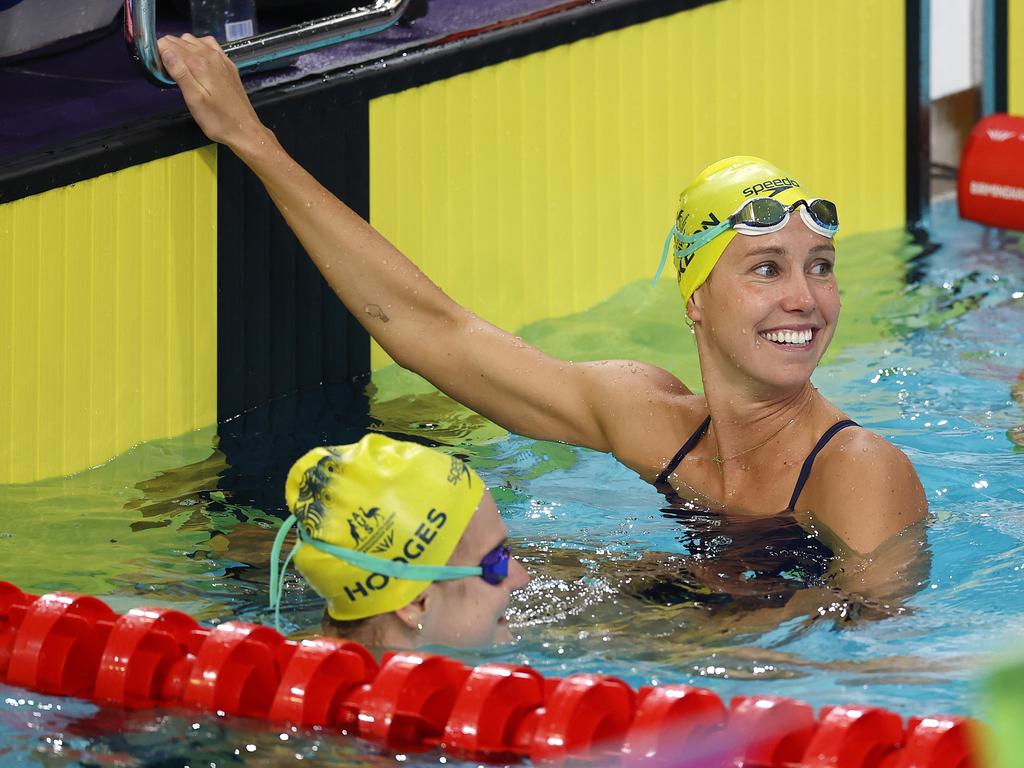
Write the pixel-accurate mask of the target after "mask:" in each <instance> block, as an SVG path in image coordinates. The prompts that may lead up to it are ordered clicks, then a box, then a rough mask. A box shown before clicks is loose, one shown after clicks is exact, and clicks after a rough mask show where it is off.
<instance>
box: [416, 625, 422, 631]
mask: <svg viewBox="0 0 1024 768" xmlns="http://www.w3.org/2000/svg"><path fill="white" fill-rule="evenodd" d="M416 631H417V632H422V631H423V625H422V624H417V625H416Z"/></svg>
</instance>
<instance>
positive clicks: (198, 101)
mask: <svg viewBox="0 0 1024 768" xmlns="http://www.w3.org/2000/svg"><path fill="white" fill-rule="evenodd" d="M157 45H158V47H159V50H160V55H161V57H162V58H163V60H164V67H165V68H166V69H167V73H168V74H169V75H170V76H171V77H172V78H174V80H175V82H177V83H178V86H179V87H180V88H181V94H182V96H183V97H184V98H185V104H186V105H187V106H188V109H189V111H190V112H191V113H192V116H193V117H194V118H195V120H196V122H197V123H198V124H199V127H200V128H202V129H203V132H204V133H205V134H206V135H207V136H208V137H209V138H210V139H212V140H213V141H218V142H221V143H223V144H227V145H228V146H231V147H232V148H234V147H235V146H236V145H237V144H238V143H240V142H242V141H244V140H246V138H247V137H250V136H252V135H254V133H257V132H258V130H257V129H258V128H260V127H262V126H261V123H260V122H259V118H257V117H256V113H255V112H254V111H253V109H252V105H251V104H250V103H249V97H248V95H247V94H246V92H245V88H244V87H243V86H242V80H241V77H240V76H239V74H238V69H237V68H236V67H235V65H234V64H233V63H232V62H231V60H230V59H228V57H227V56H226V55H225V54H224V52H223V51H222V50H221V49H220V46H219V45H218V44H217V42H216V40H214V39H213V38H202V39H199V38H196V37H193V36H192V35H182V36H181V37H180V38H174V37H164V38H161V39H160V40H159V41H158V43H157Z"/></svg>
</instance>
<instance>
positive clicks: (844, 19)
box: [370, 0, 906, 369]
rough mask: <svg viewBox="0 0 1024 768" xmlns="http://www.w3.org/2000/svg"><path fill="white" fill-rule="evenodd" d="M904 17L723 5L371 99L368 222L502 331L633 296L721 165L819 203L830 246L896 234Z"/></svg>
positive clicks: (729, 1) (377, 359) (840, 6)
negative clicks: (764, 172)
mask: <svg viewBox="0 0 1024 768" xmlns="http://www.w3.org/2000/svg"><path fill="white" fill-rule="evenodd" d="M903 7H904V4H903V3H894V2H891V0H866V1H865V2H858V3H853V4H848V3H812V4H807V3H804V2H801V1H800V0H776V1H775V2H772V3H765V2H763V1H762V0H724V1H723V2H717V3H711V4H708V5H704V6H701V7H698V8H696V9H694V10H688V11H683V12H680V13H678V14H675V15H672V16H668V17H664V18H660V19H657V20H654V21H650V22H646V23H643V24H638V25H635V26H632V27H628V28H625V29H621V30H618V31H613V32H608V33H606V34H602V35H599V36H596V37H592V38H587V39H584V40H581V41H579V42H575V43H572V44H569V45H564V46H560V47H557V48H554V49H551V50H547V51H543V52H540V53H536V54H532V55H529V56H526V57H523V58H519V59H514V60H511V61H507V62H503V63H500V64H497V65H494V66H489V67H485V68H482V69H479V70H475V71H471V72H467V73H465V74H460V75H457V76H454V77H451V78H448V79H445V80H441V81H437V82H433V83H430V84H427V85H424V86H421V87H417V88H412V89H409V90H406V91H402V92H400V93H396V94H392V95H388V96H383V97H380V98H378V99H375V100H373V101H372V102H371V103H370V211H371V220H372V223H373V224H374V226H375V227H377V228H378V229H379V230H381V231H382V232H383V233H384V234H385V236H387V237H388V238H390V239H391V240H392V241H393V242H394V243H396V245H397V246H398V247H399V248H400V249H401V250H402V251H403V252H404V253H406V254H407V255H408V256H409V257H410V258H412V259H413V261H415V262H416V263H417V264H418V265H419V266H420V267H421V268H422V269H423V270H424V271H425V272H426V273H427V275H429V276H430V277H431V278H433V279H434V280H435V281H436V282H437V283H438V284H439V285H440V286H441V287H442V288H443V289H444V290H445V291H446V292H448V294H449V295H451V296H452V297H453V298H454V299H455V300H456V301H458V302H460V303H462V304H465V305H466V306H468V307H470V308H471V309H473V310H474V311H476V312H478V313H479V314H481V315H482V316H483V317H485V318H486V319H488V320H490V321H491V322H494V323H496V324H497V325H499V326H501V327H503V328H506V329H508V330H516V329H519V328H522V327H523V326H525V325H527V324H529V323H532V322H535V321H537V320H542V319H545V318H550V317H558V316H563V315H568V314H571V313H574V312H579V311H581V310H583V309H586V308H588V307H590V306H593V305H594V304H596V303H597V302H599V301H602V300H604V299H606V298H608V297H609V296H611V295H612V294H613V293H614V292H615V291H617V290H619V289H620V288H622V287H623V286H624V285H626V284H628V283H630V282H632V281H635V280H639V279H644V278H647V279H649V278H650V277H651V276H652V275H653V274H654V270H655V268H656V266H657V262H658V258H659V256H660V254H661V247H662V242H663V238H664V235H665V232H666V231H667V230H668V227H669V226H670V225H671V223H672V220H673V216H674V213H675V207H676V202H677V199H678V195H679V192H680V190H681V189H682V188H683V186H685V184H686V183H687V182H688V181H689V180H690V179H691V178H692V177H693V176H694V175H696V174H697V172H699V171H700V170H701V168H703V167H704V166H706V165H708V164H709V163H711V162H713V161H715V160H717V159H719V158H721V157H726V156H728V155H734V154H754V155H761V156H765V157H767V158H770V159H772V160H773V161H774V162H776V163H777V164H779V165H780V166H781V167H783V168H785V169H786V170H787V171H788V172H789V173H790V174H791V175H793V176H795V177H796V178H797V179H799V180H800V181H801V183H802V184H803V185H804V186H806V187H807V188H808V189H809V190H811V191H813V192H814V193H815V194H816V195H819V196H828V197H830V198H832V199H833V200H835V201H836V203H837V204H838V206H839V210H840V213H841V220H842V232H843V234H852V233H856V232H864V231H870V230H882V229H887V228H892V227H901V226H903V224H904V221H905V197H904V195H905V187H906V183H905V174H906V171H905V117H904V115H905V107H904V92H905V89H904V82H903V72H904V66H905V65H904V15H903ZM668 272H671V270H668ZM663 279H666V280H667V279H671V278H670V277H665V278H663ZM388 362H389V358H388V357H387V356H386V355H385V354H384V353H383V351H382V350H381V349H380V348H379V347H377V346H376V345H374V349H373V352H372V365H373V367H374V368H375V369H376V368H379V367H381V366H382V365H385V364H386V363H388Z"/></svg>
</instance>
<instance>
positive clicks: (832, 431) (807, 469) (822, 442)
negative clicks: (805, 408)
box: [786, 419, 860, 512]
mask: <svg viewBox="0 0 1024 768" xmlns="http://www.w3.org/2000/svg"><path fill="white" fill-rule="evenodd" d="M858 426H860V425H859V424H858V423H857V422H855V421H851V420H850V419H843V420H842V421H837V422H836V423H835V424H833V425H832V426H831V427H829V428H828V429H827V430H825V434H823V435H822V436H821V438H820V439H819V440H818V444H817V445H816V446H814V450H813V451H811V452H810V453H809V454H807V458H806V459H804V465H803V466H802V467H801V468H800V477H798V478H797V479H796V487H795V488H794V489H793V496H792V498H790V500H789V506H788V507H786V511H787V512H792V511H793V510H794V509H795V508H796V502H797V499H799V498H800V493H801V492H802V491H803V489H804V483H806V482H807V478H808V477H810V475H811V467H813V466H814V460H815V459H816V458H817V456H818V454H819V453H821V449H822V448H824V447H825V446H826V445H828V441H829V440H831V439H832V438H833V437H835V436H836V433H838V432H839V431H840V430H843V429H846V428H847V427H858Z"/></svg>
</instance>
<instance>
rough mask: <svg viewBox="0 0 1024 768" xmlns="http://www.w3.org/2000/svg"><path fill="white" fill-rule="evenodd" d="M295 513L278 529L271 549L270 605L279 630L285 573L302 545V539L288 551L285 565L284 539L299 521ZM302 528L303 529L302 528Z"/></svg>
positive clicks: (275, 627)
mask: <svg viewBox="0 0 1024 768" xmlns="http://www.w3.org/2000/svg"><path fill="white" fill-rule="evenodd" d="M297 522H298V520H297V519H296V517H295V515H289V516H288V519H287V520H285V522H284V525H282V526H281V527H280V528H279V529H278V531H277V536H275V537H274V546H273V547H271V549H270V589H269V592H270V607H271V608H273V609H274V629H276V630H277V631H278V632H280V631H281V597H282V595H283V594H284V574H285V572H286V571H287V570H288V566H289V565H290V564H291V562H292V558H293V557H295V553H296V552H298V551H299V547H301V546H302V542H301V541H297V542H296V543H295V546H294V547H292V551H291V552H289V553H288V558H287V559H286V560H285V561H284V565H283V566H282V565H280V563H281V548H282V547H284V541H285V539H286V538H287V537H288V531H289V530H291V528H292V526H293V525H295V523H297ZM300 530H301V529H300Z"/></svg>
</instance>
